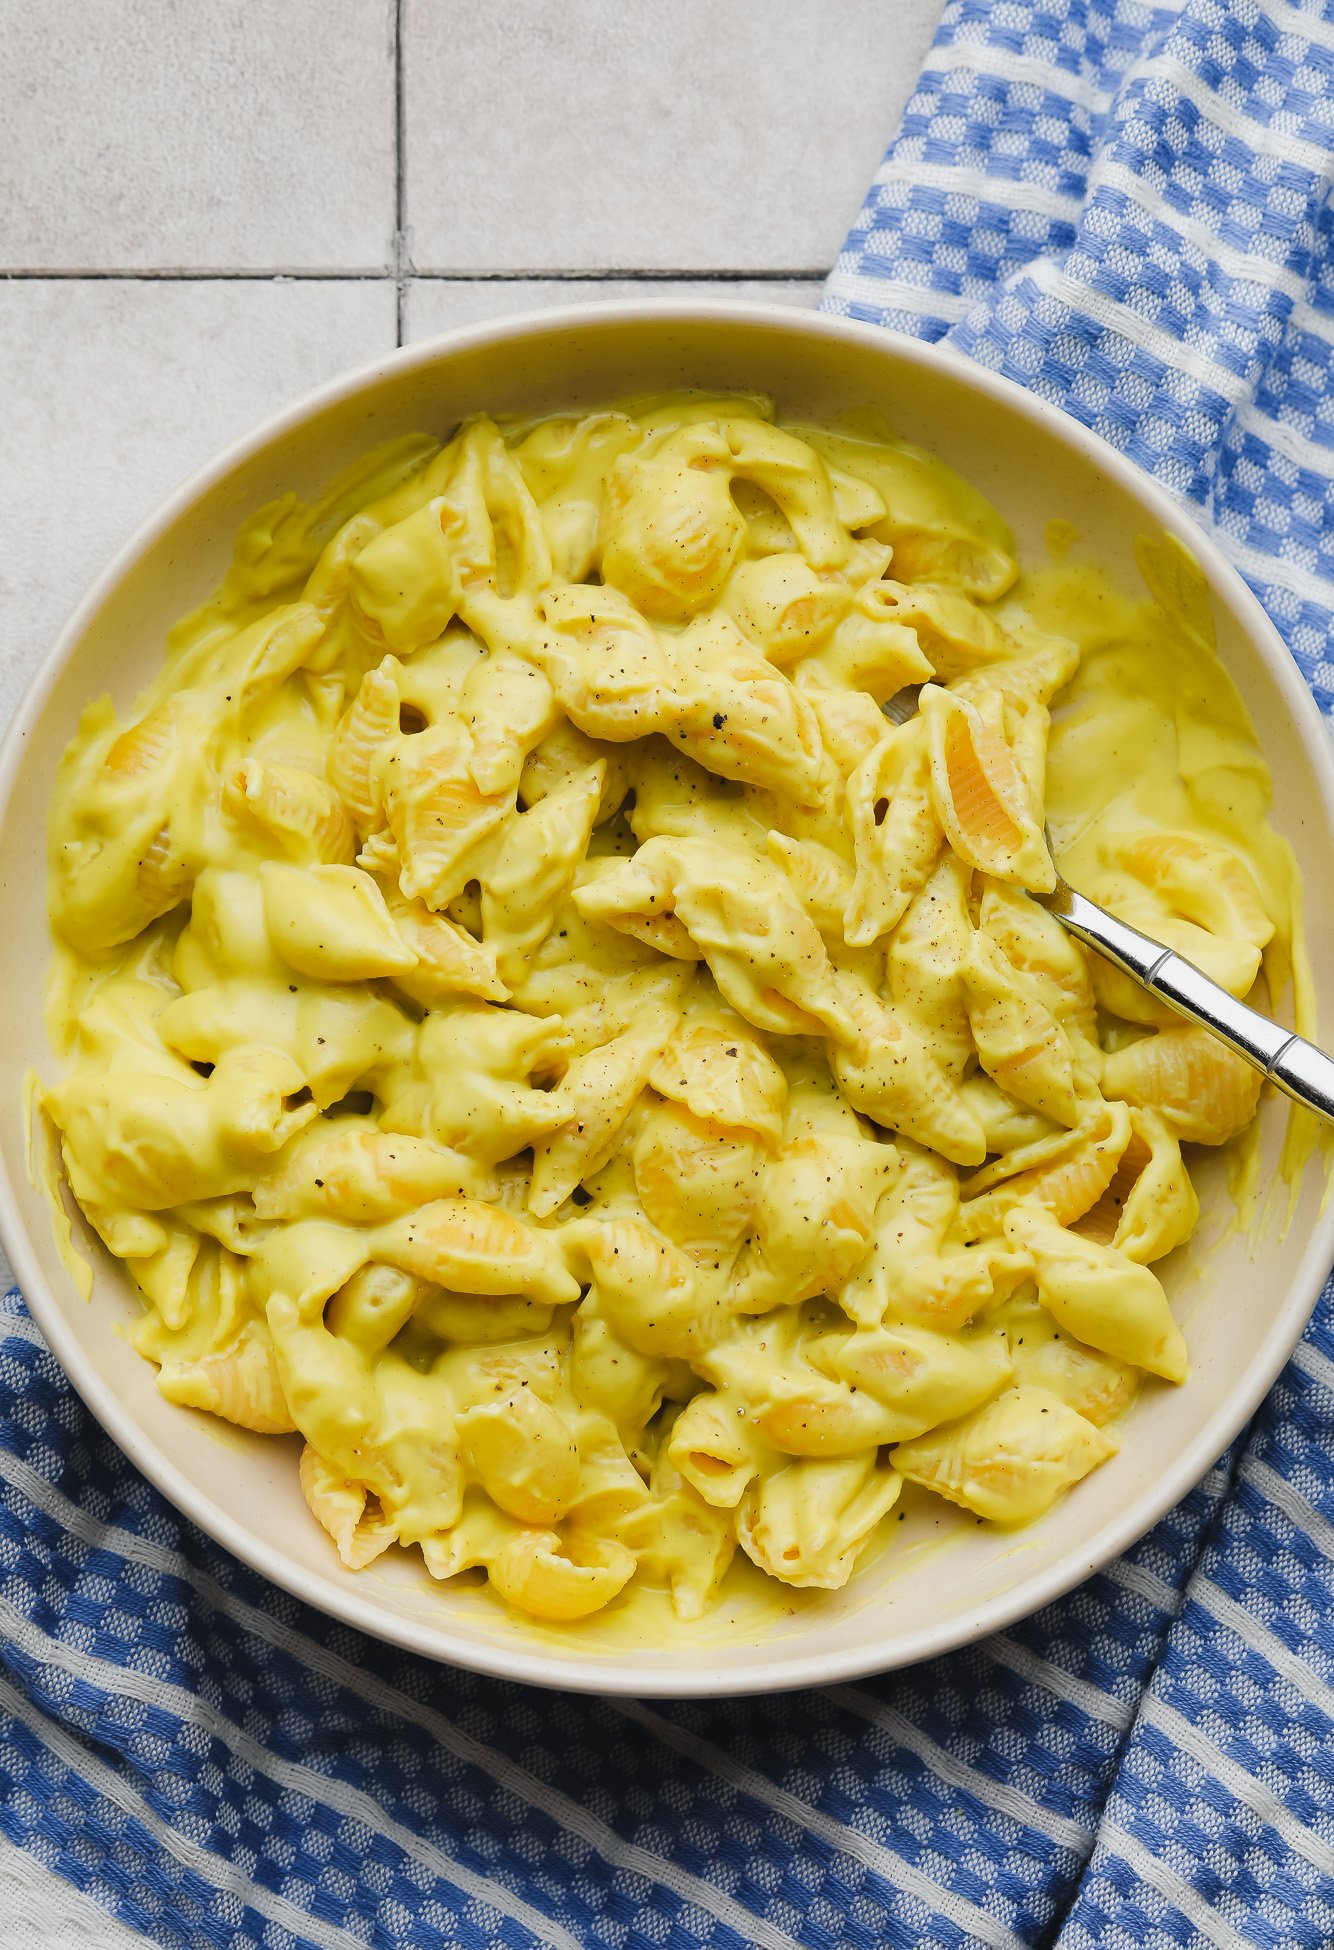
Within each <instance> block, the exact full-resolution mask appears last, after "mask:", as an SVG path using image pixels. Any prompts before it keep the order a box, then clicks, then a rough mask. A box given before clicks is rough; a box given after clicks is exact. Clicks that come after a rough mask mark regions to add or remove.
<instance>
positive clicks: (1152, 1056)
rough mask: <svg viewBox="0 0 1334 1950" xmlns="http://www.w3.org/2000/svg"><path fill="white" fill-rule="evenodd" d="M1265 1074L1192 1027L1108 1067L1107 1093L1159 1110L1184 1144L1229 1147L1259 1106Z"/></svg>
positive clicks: (1131, 1050)
mask: <svg viewBox="0 0 1334 1950" xmlns="http://www.w3.org/2000/svg"><path fill="white" fill-rule="evenodd" d="M1260 1082H1261V1079H1260V1074H1259V1072H1258V1071H1257V1070H1253V1069H1252V1068H1251V1066H1250V1064H1249V1063H1247V1062H1245V1061H1244V1060H1243V1059H1242V1058H1241V1057H1240V1056H1237V1055H1234V1053H1233V1052H1232V1051H1231V1050H1230V1049H1228V1048H1226V1046H1225V1045H1224V1044H1222V1043H1220V1042H1219V1041H1218V1039H1217V1037H1216V1036H1211V1035H1210V1034H1209V1032H1208V1030H1207V1029H1197V1028H1196V1027H1195V1026H1194V1024H1187V1025H1184V1026H1183V1027H1181V1028H1179V1029H1160V1030H1159V1031H1157V1033H1156V1034H1154V1035H1149V1036H1143V1037H1141V1038H1140V1040H1139V1041H1138V1042H1136V1043H1131V1044H1130V1045H1129V1047H1128V1048H1126V1049H1122V1050H1116V1051H1114V1052H1113V1054H1112V1055H1110V1056H1109V1057H1108V1058H1107V1059H1106V1062H1105V1063H1104V1065H1103V1083H1102V1087H1103V1090H1104V1091H1105V1092H1106V1094H1107V1095H1108V1096H1109V1097H1120V1098H1122V1099H1123V1100H1124V1101H1125V1102H1126V1103H1128V1104H1135V1105H1138V1106H1141V1107H1143V1108H1145V1109H1147V1110H1156V1111H1158V1112H1159V1113H1160V1115H1161V1116H1162V1118H1163V1121H1164V1122H1165V1123H1166V1124H1167V1125H1168V1126H1169V1128H1170V1129H1171V1130H1173V1131H1174V1132H1175V1133H1176V1135H1177V1137H1179V1138H1180V1139H1181V1140H1182V1142H1183V1143H1187V1144H1226V1143H1227V1141H1228V1139H1229V1138H1231V1137H1235V1136H1236V1135H1237V1133H1238V1131H1243V1130H1245V1128H1246V1126H1247V1125H1248V1124H1249V1123H1250V1121H1251V1119H1252V1118H1253V1117H1254V1115H1255V1111H1256V1106H1257V1105H1258V1103H1259V1101H1260Z"/></svg>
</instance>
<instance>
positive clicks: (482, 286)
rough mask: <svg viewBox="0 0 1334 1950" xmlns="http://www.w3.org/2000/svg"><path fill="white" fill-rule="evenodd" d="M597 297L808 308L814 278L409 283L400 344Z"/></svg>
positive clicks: (816, 287) (815, 288)
mask: <svg viewBox="0 0 1334 1950" xmlns="http://www.w3.org/2000/svg"><path fill="white" fill-rule="evenodd" d="M600 298H644V299H653V298H662V299H667V300H669V301H677V302H685V301H688V300H690V299H710V298H721V299H723V300H729V299H730V300H731V301H732V302H733V303H734V304H740V303H742V302H743V301H744V300H746V299H750V300H752V301H755V300H759V301H760V302H762V303H765V304H770V305H800V306H802V307H805V308H810V307H811V306H813V305H817V304H818V303H819V301H820V280H819V279H818V278H477V279H472V280H468V279H461V278H414V279H413V280H412V281H411V283H410V284H409V285H408V288H407V297H406V304H405V306H404V313H403V342H404V344H405V345H407V344H409V343H410V342H411V341H412V340H414V339H426V338H432V337H434V335H435V334H436V333H437V332H449V331H452V330H453V329H454V327H455V326H457V325H480V324H482V323H483V322H484V321H485V320H486V319H490V318H503V317H504V316H505V314H506V313H507V312H519V311H547V310H549V309H550V308H551V307H553V306H556V305H591V304H594V303H596V302H597V300H598V299H600Z"/></svg>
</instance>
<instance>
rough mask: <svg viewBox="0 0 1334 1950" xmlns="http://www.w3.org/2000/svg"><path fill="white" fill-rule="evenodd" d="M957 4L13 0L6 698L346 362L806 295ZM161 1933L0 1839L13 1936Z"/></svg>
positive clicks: (8, 1944) (0, 598) (4, 8)
mask: <svg viewBox="0 0 1334 1950" xmlns="http://www.w3.org/2000/svg"><path fill="white" fill-rule="evenodd" d="M940 6H941V0H730V3H729V0H245V4H244V5H238V4H225V5H220V4H218V0H115V4H109V0H0V725H3V723H4V722H5V721H6V720H7V718H8V716H9V713H10V711H11V710H12V708H13V705H14V702H15V701H16V699H17V697H18V694H19V692H20V690H21V689H22V686H23V684H24V683H25V682H26V680H27V678H28V676H29V674H30V672H31V670H32V668H33V666H34V664H35V663H36V661H37V659H38V657H39V656H40V654H41V652H42V650H43V649H44V647H45V646H46V644H47V643H48V642H49V641H50V639H51V636H52V634H53V633H54V631H55V630H56V628H57V627H58V625H59V623H60V620H61V618H62V617H63V616H64V614H65V613H66V612H67V611H68V609H69V608H70V607H71V605H72V604H73V602H74V601H75V600H76V598H77V597H78V595H79V593H80V591H81V589H82V588H83V587H84V585H85V584H86V583H87V582H88V581H89V580H90V578H91V577H92V576H93V575H94V574H95V573H96V571H97V570H98V568H99V567H100V566H101V564H102V562H103V561H105V559H106V558H107V556H108V555H109V554H110V553H111V551H112V550H113V549H114V548H115V547H116V546H117V545H118V544H119V543H120V542H121V541H122V540H123V539H124V538H125V536H126V535H127V534H128V533H129V532H130V531H131V529H133V528H134V527H135V526H136V525H137V523H138V522H139V520H140V519H141V518H142V517H143V516H144V515H145V514H146V513H147V512H148V511H149V509H150V508H152V506H153V505H154V503H155V502H157V501H158V500H159V499H160V498H161V497H162V496H163V495H164V494H166V493H167V492H168V491H169V490H170V489H171V488H172V487H174V486H175V485H176V483H177V482H178V481H179V480H181V479H182V478H183V477H184V476H185V475H186V474H188V473H189V472H190V471H191V470H192V469H193V468H194V467H196V466H197V465H198V464H199V463H200V462H201V461H203V460H205V459H207V458H208V456H209V454H210V453H211V452H213V451H214V450H215V449H216V448H218V447H220V446H221V445H223V444H224V443H225V442H226V441H228V440H230V439H232V438H233V437H235V436H236V435H237V434H239V433H242V432H244V431H245V429H246V428H247V427H248V426H249V425H251V424H252V423H253V422H255V421H256V420H259V419H261V418H263V417H264V416H265V415H266V414H268V413H271V412H272V411H274V410H275V409H276V408H278V407H279V406H281V405H282V404H283V403H284V402H286V401H288V400H290V399H292V398H294V397H296V396H297V395H299V394H300V393H302V392H305V391H306V390H308V389H309V388H310V387H312V386H315V385H317V384H319V383H320V382H321V381H323V380H325V379H328V378H330V377H332V376H333V375H334V374H335V373H337V372H339V371H340V370H342V369H343V368H345V367H348V366H351V365H357V364H361V363H363V362H364V361H366V360H368V359H372V358H374V357H376V356H377V355H378V354H380V353H383V352H385V351H388V350H390V349H391V348H392V347H393V346H394V345H395V344H404V343H407V342H408V341H409V340H412V339H418V338H423V337H428V336H430V335H431V334H433V333H436V332H441V331H445V330H448V329H449V328H450V327H451V326H454V325H461V324H468V323H473V322H476V321H478V320H481V319H485V318H488V317H492V316H496V315H499V314H501V313H503V312H507V311H515V310H526V309H530V308H532V307H535V306H541V305H557V304H564V303H569V302H572V301H573V300H576V299H581V298H590V297H594V296H624V295H629V294H633V293H634V292H635V290H636V289H637V288H639V287H640V286H641V284H642V281H644V280H653V288H654V289H655V290H656V291H659V292H662V293H673V294H676V295H681V294H690V293H696V294H710V295H717V294H720V293H721V294H723V295H730V296H732V297H737V298H742V297H752V296H763V297H766V298H770V299H773V300H775V301H777V302H780V303H788V304H807V305H809V304H814V303H815V302H816V300H817V298H818V296H819V286H820V280H821V278H822V277H823V275H824V273H825V272H826V271H827V270H828V269H829V266H830V265H831V263H832V262H833V259H834V257H835V255H836V253H837V251H838V249H839V247H840V245H841V243H842V240H843V237H844V234H845V232H846V230H847V227H848V225H849V223H850V222H851V221H852V219H853V217H854V216H855V214H856V212H857V209H858V207H859V205H860V202H861V199H862V195H863V193H864V191H865V188H866V185H867V183H868V182H869V181H870V179H871V176H872V174H873V173H874V171H875V168H876V165H877V163H878V161H879V158H880V155H881V152H882V150H883V148H884V146H885V143H886V141H887V140H888V137H889V135H890V134H891V133H892V131H893V128H894V125H895V122H896V120H897V117H898V113H899V110H900V109H901V107H902V106H903V104H904V102H905V101H906V100H907V98H908V95H909V93H910V92H911V88H912V84H913V80H914V78H915V75H916V73H917V70H918V67H919V66H920V63H921V59H922V56H923V54H924V53H925V51H926V48H927V45H928V44H929V42H930V39H931V35H932V33H933V32H934V29H935V25H936V21H937V19H938V17H939V13H940ZM0 1266H2V1263H0ZM133 1940H137V1939H134V1938H132V1936H131V1933H129V1932H127V1931H124V1930H122V1929H120V1928H119V1927H118V1926H115V1925H113V1924H112V1923H111V1922H110V1921H109V1919H106V1918H105V1917H104V1916H103V1914H102V1912H101V1911H100V1910H98V1909H97V1908H96V1907H95V1906H94V1905H93V1904H91V1903H90V1902H88V1901H87V1899H84V1898H80V1897H76V1896H75V1895H74V1894H73V1892H72V1891H71V1890H70V1889H69V1886H68V1885H67V1884H65V1883H63V1882H61V1881H58V1880H57V1879H56V1878H54V1877H52V1876H50V1875H49V1874H48V1873H47V1871H46V1870H44V1869H43V1868H41V1867H40V1865H39V1864H37V1863H36V1861H35V1860H34V1859H33V1858H32V1857H29V1856H24V1855H21V1854H19V1853H18V1852H17V1851H15V1850H14V1849H12V1848H10V1847H9V1846H8V1845H7V1844H2V1843H0V1950H31V1946H32V1945H33V1944H35V1943H38V1942H40V1943H43V1944H52V1945H60V1944H65V1943H69V1944H74V1943H76V1942H77V1943H79V1944H85V1945H86V1944H97V1945H99V1946H108V1950H109V1946H113V1945H115V1946H120V1945H124V1944H127V1943H129V1942H131V1941H133Z"/></svg>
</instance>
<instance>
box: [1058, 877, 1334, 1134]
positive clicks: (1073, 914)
mask: <svg viewBox="0 0 1334 1950" xmlns="http://www.w3.org/2000/svg"><path fill="white" fill-rule="evenodd" d="M1050 905H1051V909H1052V912H1053V913H1054V914H1056V915H1058V916H1059V918H1060V919H1061V920H1062V921H1063V922H1064V923H1065V925H1066V927H1067V928H1069V930H1070V932H1071V934H1073V935H1077V936H1078V938H1079V939H1080V940H1081V941H1084V942H1087V943H1088V945H1089V947H1090V948H1096V949H1097V950H1098V952H1099V954H1102V955H1105V956H1106V957H1107V959H1108V961H1111V962H1115V964H1116V966H1117V967H1118V968H1120V969H1123V970H1124V971H1125V973H1126V974H1127V975H1130V976H1133V978H1134V980H1135V981H1137V982H1139V983H1141V984H1142V985H1143V987H1145V988H1146V989H1148V990H1149V991H1150V993H1151V994H1153V995H1156V996H1159V997H1160V998H1161V999H1162V1001H1164V1002H1166V1003H1167V1004H1168V1006H1169V1008H1172V1009H1176V1010H1177V1011H1178V1012H1179V1013H1180V1014H1181V1015H1183V1016H1189V1017H1190V1019H1191V1021H1192V1022H1198V1023H1200V1024H1201V1025H1202V1027H1204V1028H1205V1029H1208V1030H1210V1031H1211V1032H1212V1033H1213V1034H1214V1035H1215V1036H1217V1037H1218V1038H1219V1039H1220V1041H1222V1042H1224V1043H1227V1044H1228V1045H1229V1047H1230V1048H1232V1049H1234V1050H1235V1051H1236V1052H1237V1054H1238V1056H1244V1057H1245V1059H1246V1061H1247V1062H1248V1063H1253V1064H1254V1065H1255V1068H1256V1069H1257V1070H1261V1071H1263V1073H1264V1075H1265V1076H1267V1077H1272V1078H1273V1080H1274V1082H1275V1083H1276V1084H1277V1085H1278V1087H1279V1089H1280V1090H1283V1091H1286V1092H1287V1094H1288V1096H1289V1097H1293V1098H1295V1099H1296V1101H1297V1102H1298V1103H1299V1104H1305V1105H1306V1107H1307V1108H1308V1110H1313V1111H1316V1112H1318V1113H1319V1115H1320V1116H1321V1117H1327V1118H1329V1119H1330V1121H1331V1122H1332V1123H1334V1057H1329V1056H1326V1054H1325V1052H1324V1051H1323V1050H1321V1049H1317V1048H1316V1046H1315V1044H1314V1043H1308V1042H1307V1040H1306V1038H1305V1037H1304V1036H1295V1035H1294V1034H1293V1032H1292V1031H1291V1030H1290V1029H1284V1028H1283V1027H1282V1026H1281V1025H1280V1024H1279V1023H1276V1022H1271V1021H1270V1020H1269V1018H1268V1016H1262V1015H1261V1014H1260V1013H1259V1011H1258V1010H1257V1009H1252V1008H1251V1007H1250V1005H1249V1004H1248V1003H1245V1002H1239V1001H1238V1000H1237V998H1236V996H1235V995H1229V994H1228V992H1227V990H1226V989H1225V988H1221V987H1220V986H1219V984H1218V983H1217V982H1215V981H1212V980H1211V979H1210V978H1209V976H1207V975H1206V974H1205V973H1204V972H1203V970H1202V969H1199V968H1197V967H1196V966H1195V964H1194V962H1190V961H1187V960H1186V958H1185V957H1184V955H1178V954H1176V953H1175V952H1174V950H1172V949H1171V948H1164V946H1163V944H1162V942H1161V941H1151V940H1150V939H1149V937H1148V935H1146V934H1141V933H1140V932H1139V930H1138V928H1132V927H1129V926H1127V924H1126V923H1125V922H1124V921H1118V920H1117V918H1116V916H1115V915H1114V914H1108V913H1107V911H1106V909H1105V908H1101V907H1099V906H1098V905H1097V903H1096V902H1094V901H1091V900H1089V899H1088V898H1087V897H1086V896H1085V895H1083V894H1077V893H1076V892H1075V890H1074V888H1073V887H1066V886H1064V884H1062V887H1061V888H1060V890H1059V897H1058V899H1056V900H1053V901H1052V902H1051V903H1050Z"/></svg>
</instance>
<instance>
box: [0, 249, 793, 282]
mask: <svg viewBox="0 0 1334 1950" xmlns="http://www.w3.org/2000/svg"><path fill="white" fill-rule="evenodd" d="M396 255H397V253H396ZM828 275H829V272H828V269H827V268H821V269H818V270H812V269H810V268H809V267H807V268H806V269H803V270H800V271H794V270H791V269H788V270H777V271H775V270H767V269H766V270H750V271H719V270H704V271H699V270H695V271H686V270H679V269H678V270H670V271H651V270H644V269H643V268H642V267H640V268H638V269H625V268H624V267H621V268H618V267H616V266H615V265H611V266H608V267H607V268H606V269H604V270H594V271H552V270H546V271H415V270H413V269H412V268H411V266H410V265H409V264H407V263H406V262H404V263H403V264H401V265H400V264H399V263H397V262H395V263H392V264H386V265H385V266H384V267H383V269H381V270H378V271H346V270H324V271H292V270H285V271H284V270H262V269H261V270H251V271H238V270H235V269H229V268H227V267H225V266H216V267H213V268H206V269H204V270H188V271H183V270H138V271H105V270H97V271H72V270H48V269H43V268H40V267H36V266H27V265H22V266H16V267H12V268H2V267H0V284H29V283H31V284H37V283H42V282H47V283H53V284H54V283H67V284H68V283H75V282H79V283H86V284H94V283H99V284H223V283H230V284H332V283H337V284H384V283H386V282H389V281H391V280H392V281H394V282H396V283H398V284H399V285H401V286H404V287H406V286H407V285H409V284H602V283H610V282H612V281H613V280H618V281H620V282H622V283H626V284H671V283H675V284H819V283H821V282H822V281H823V280H824V279H825V278H826V277H828Z"/></svg>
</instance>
